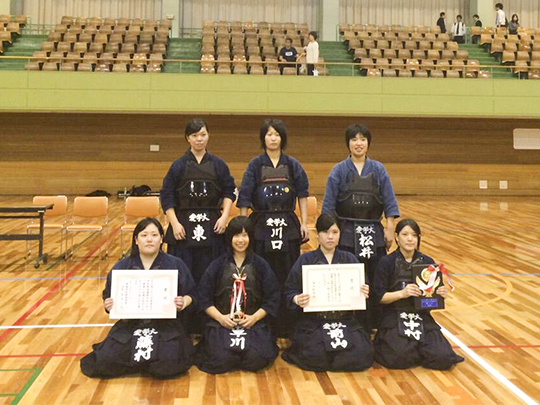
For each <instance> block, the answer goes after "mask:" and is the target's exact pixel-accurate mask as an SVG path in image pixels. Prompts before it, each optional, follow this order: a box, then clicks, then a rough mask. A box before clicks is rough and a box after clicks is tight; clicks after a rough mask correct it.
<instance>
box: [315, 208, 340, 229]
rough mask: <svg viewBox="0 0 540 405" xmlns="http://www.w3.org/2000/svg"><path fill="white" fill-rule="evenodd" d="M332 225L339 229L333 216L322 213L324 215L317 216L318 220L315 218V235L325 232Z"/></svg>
mask: <svg viewBox="0 0 540 405" xmlns="http://www.w3.org/2000/svg"><path fill="white" fill-rule="evenodd" d="M334 224H335V225H336V226H337V227H338V228H339V227H340V226H339V220H338V219H337V217H336V216H335V215H333V214H328V213H324V214H321V215H319V218H317V223H316V224H315V228H316V229H317V233H320V232H326V231H327V230H329V229H330V228H331V227H332V225H334Z"/></svg>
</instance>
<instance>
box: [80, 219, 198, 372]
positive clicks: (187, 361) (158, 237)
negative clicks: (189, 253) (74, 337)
mask: <svg viewBox="0 0 540 405" xmlns="http://www.w3.org/2000/svg"><path fill="white" fill-rule="evenodd" d="M162 243H163V227H162V226H161V224H160V223H159V221H157V220H156V219H154V218H146V219H143V220H142V221H141V222H139V223H138V224H137V226H136V227H135V231H134V232H133V243H132V246H131V255H130V256H129V257H127V258H125V259H122V260H120V261H119V262H117V263H116V264H115V265H114V267H113V269H112V270H111V271H110V272H109V274H108V275H107V284H106V286H105V290H103V300H104V301H103V305H104V307H105V311H106V312H110V310H111V309H112V307H113V305H114V302H113V299H112V298H111V282H112V273H113V271H122V270H150V271H151V270H156V269H161V270H178V296H177V297H175V298H174V304H175V305H176V308H177V311H178V317H177V319H154V320H151V319H148V320H147V319H129V320H120V321H118V322H116V323H115V324H114V326H113V327H112V329H111V331H110V332H109V334H108V335H107V337H106V338H105V340H104V341H103V342H101V343H97V344H95V345H93V349H94V350H93V351H92V352H91V353H90V354H88V355H86V356H85V357H83V358H82V359H81V370H82V372H83V373H84V374H86V375H87V376H88V377H98V378H111V377H119V376H122V375H126V374H133V373H142V374H147V375H150V376H152V377H155V378H171V377H174V376H176V375H179V374H182V373H185V372H186V371H187V370H188V369H189V368H190V367H191V365H192V364H193V355H194V348H193V345H192V343H191V341H190V340H189V338H188V336H187V335H186V333H185V331H184V326H183V324H182V315H183V314H184V311H185V310H186V308H187V307H189V306H190V305H192V303H193V296H194V294H195V282H194V281H193V278H192V277H191V273H190V271H189V269H188V268H187V267H186V265H185V264H184V262H182V260H180V259H178V258H177V257H174V256H170V255H168V254H166V253H163V252H162V251H161V245H162Z"/></svg>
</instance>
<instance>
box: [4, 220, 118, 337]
mask: <svg viewBox="0 0 540 405" xmlns="http://www.w3.org/2000/svg"><path fill="white" fill-rule="evenodd" d="M118 231H120V227H118V228H116V229H115V230H114V231H112V232H111V233H110V234H109V235H108V236H107V238H105V239H104V240H103V241H102V242H101V243H100V244H98V245H97V246H96V247H95V248H94V249H92V250H91V251H90V252H88V253H87V254H86V256H84V258H83V259H82V261H81V262H79V263H78V264H76V265H75V267H73V269H72V270H71V271H70V272H69V273H68V274H66V275H65V276H64V277H62V279H61V280H60V281H59V282H58V283H56V284H55V285H54V286H53V287H51V289H50V290H49V291H48V292H47V293H46V294H45V295H44V296H43V297H41V298H40V299H39V300H38V301H37V302H36V303H35V304H34V305H32V306H31V307H30V309H29V310H28V311H26V312H25V313H24V314H23V315H22V316H21V317H20V318H19V319H17V320H16V321H15V323H14V324H13V325H12V326H19V325H20V324H21V323H23V322H24V320H25V319H26V318H28V317H29V316H30V315H31V314H32V312H34V311H35V310H36V309H37V308H38V307H39V306H40V305H41V304H42V303H43V302H45V300H46V299H47V298H49V297H50V296H51V295H52V294H54V293H55V292H56V291H57V290H58V289H59V288H60V287H61V286H62V285H63V284H64V283H66V282H67V281H69V279H70V278H71V277H72V276H73V274H75V272H76V271H77V270H79V269H80V268H81V267H82V266H83V265H84V264H85V263H86V261H87V260H88V259H89V258H90V257H92V256H93V255H94V253H96V252H97V251H98V250H99V249H100V248H101V247H102V246H103V245H104V244H105V243H107V241H108V240H109V239H110V238H112V237H113V236H114V235H115V234H116V233H117V232H118ZM12 330H14V329H13V328H7V329H6V330H5V331H4V333H2V334H1V335H0V342H2V341H3V340H4V339H5V338H6V337H7V336H8V335H9V333H10V332H11V331H12Z"/></svg>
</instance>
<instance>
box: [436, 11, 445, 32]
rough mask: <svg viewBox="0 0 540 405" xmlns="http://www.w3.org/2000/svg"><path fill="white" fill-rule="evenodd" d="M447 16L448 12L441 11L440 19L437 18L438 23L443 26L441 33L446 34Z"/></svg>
mask: <svg viewBox="0 0 540 405" xmlns="http://www.w3.org/2000/svg"><path fill="white" fill-rule="evenodd" d="M445 17H446V14H445V13H444V11H443V12H441V14H440V16H439V19H438V20H437V25H438V26H439V27H440V28H441V34H446V22H445V21H444V18H445Z"/></svg>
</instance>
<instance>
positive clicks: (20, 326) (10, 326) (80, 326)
mask: <svg viewBox="0 0 540 405" xmlns="http://www.w3.org/2000/svg"><path fill="white" fill-rule="evenodd" d="M113 325H114V323H87V324H67V325H8V326H0V330H2V329H63V328H102V327H107V326H113Z"/></svg>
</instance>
